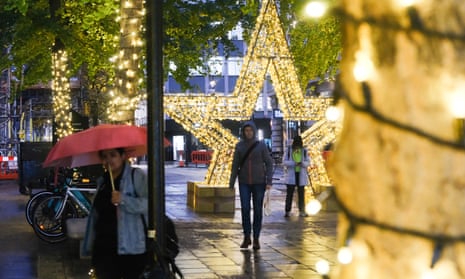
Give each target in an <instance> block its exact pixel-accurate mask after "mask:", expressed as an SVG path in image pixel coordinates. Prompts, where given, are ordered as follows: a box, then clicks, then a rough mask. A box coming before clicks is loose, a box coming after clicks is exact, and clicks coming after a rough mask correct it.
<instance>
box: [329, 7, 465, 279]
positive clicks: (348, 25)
mask: <svg viewBox="0 0 465 279" xmlns="http://www.w3.org/2000/svg"><path fill="white" fill-rule="evenodd" d="M437 4H438V3H437V2H434V1H419V0H418V1H413V0H412V1H401V0H398V1H397V0H392V1H369V0H360V1H353V0H343V1H342V2H341V7H340V8H338V9H337V10H336V12H337V13H338V14H339V16H340V19H341V21H342V25H343V35H344V39H343V46H344V48H343V49H344V52H343V54H342V62H341V76H340V86H339V88H338V89H337V93H338V95H339V96H340V99H339V102H340V104H341V105H343V107H344V122H343V130H342V133H341V135H340V138H339V140H338V142H337V145H336V148H335V153H334V157H333V158H332V161H331V167H330V170H331V172H332V174H333V176H332V177H333V178H334V180H335V182H336V187H335V192H336V197H337V199H338V201H339V203H340V207H341V213H342V214H341V221H340V223H339V228H338V231H339V239H340V240H341V245H343V246H345V247H344V249H341V251H344V253H341V255H345V257H342V261H343V262H344V264H341V265H340V266H338V268H337V269H336V270H334V272H332V275H333V274H334V277H335V278H341V279H342V278H344V279H345V278H347V279H349V278H354V279H355V278H357V279H363V278H377V279H383V278H385V279H391V278H420V279H427V278H428V279H430V278H431V279H432V278H448V279H458V278H464V276H465V275H464V274H465V262H464V257H463V255H464V251H465V250H464V240H465V238H464V233H465V226H464V225H463V221H462V220H463V219H464V217H465V216H464V214H465V203H464V202H463V197H464V196H465V187H464V186H465V180H464V178H463V177H464V176H463V164H464V159H465V157H464V141H463V139H464V137H463V136H464V130H463V119H464V116H465V113H464V112H465V97H464V96H465V90H464V88H463V83H464V81H463V79H464V77H463V73H462V70H463V68H464V66H463V63H462V59H461V58H462V55H463V54H464V48H463V44H464V36H463V30H464V19H465V8H464V5H463V3H462V2H461V1H442V2H441V3H440V5H437ZM454 113H456V114H454ZM457 123H459V124H460V125H456V124H457ZM347 252H349V253H347Z"/></svg>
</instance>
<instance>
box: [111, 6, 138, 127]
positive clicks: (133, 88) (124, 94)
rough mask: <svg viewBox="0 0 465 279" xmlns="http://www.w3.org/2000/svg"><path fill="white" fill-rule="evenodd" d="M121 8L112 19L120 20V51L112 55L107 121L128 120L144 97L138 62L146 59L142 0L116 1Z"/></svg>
mask: <svg viewBox="0 0 465 279" xmlns="http://www.w3.org/2000/svg"><path fill="white" fill-rule="evenodd" d="M117 2H119V3H120V5H119V6H120V8H119V9H118V10H117V11H116V14H117V15H118V17H117V18H116V19H115V20H116V21H117V22H119V23H120V35H119V37H118V38H119V42H120V47H119V52H118V54H117V55H115V56H114V57H112V60H111V61H113V62H114V63H115V80H114V84H113V85H114V88H113V89H111V90H109V94H110V96H111V97H112V98H111V99H110V103H109V106H108V108H107V114H108V118H109V119H110V121H113V122H121V121H123V122H128V121H130V120H132V118H133V117H132V116H131V115H132V113H133V112H134V110H135V109H136V108H137V106H138V105H139V103H140V101H141V100H143V99H144V98H146V96H145V94H143V93H140V92H141V88H140V87H141V86H140V85H141V84H142V83H143V76H142V74H141V73H142V71H141V61H143V60H144V59H145V57H144V56H143V55H141V53H144V52H143V47H144V40H143V39H142V35H141V34H143V32H144V24H143V20H144V17H145V14H146V11H145V8H144V4H145V1H135V0H121V1H119V0H117Z"/></svg>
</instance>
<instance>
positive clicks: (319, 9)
mask: <svg viewBox="0 0 465 279" xmlns="http://www.w3.org/2000/svg"><path fill="white" fill-rule="evenodd" d="M327 8H328V7H327V6H326V4H325V3H323V2H319V1H312V2H310V3H308V4H307V6H305V14H307V16H309V17H311V18H320V17H322V16H323V15H324V14H325V13H326V10H327Z"/></svg>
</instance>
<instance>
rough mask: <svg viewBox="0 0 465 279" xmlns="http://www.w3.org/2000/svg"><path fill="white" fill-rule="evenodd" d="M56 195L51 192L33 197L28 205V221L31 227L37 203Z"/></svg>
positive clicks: (43, 192)
mask: <svg viewBox="0 0 465 279" xmlns="http://www.w3.org/2000/svg"><path fill="white" fill-rule="evenodd" d="M53 195H54V193H53V192H50V191H40V192H37V193H35V194H34V195H32V197H31V198H30V199H29V201H28V202H27V204H26V211H25V214H26V220H27V222H28V224H29V225H32V213H33V209H34V207H35V206H36V205H37V203H38V202H39V201H41V200H43V199H45V198H48V197H51V196H53Z"/></svg>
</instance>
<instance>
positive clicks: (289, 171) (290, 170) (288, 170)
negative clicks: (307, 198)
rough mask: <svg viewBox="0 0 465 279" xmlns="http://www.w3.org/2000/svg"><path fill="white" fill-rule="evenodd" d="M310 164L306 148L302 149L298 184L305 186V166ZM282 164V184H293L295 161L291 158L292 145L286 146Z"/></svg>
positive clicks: (306, 180)
mask: <svg viewBox="0 0 465 279" xmlns="http://www.w3.org/2000/svg"><path fill="white" fill-rule="evenodd" d="M309 165H310V157H309V156H308V151H307V149H305V148H304V149H303V156H302V164H301V165H300V174H299V185H298V186H306V185H307V184H308V183H309V181H308V171H307V168H308V166H309ZM283 166H284V168H285V172H284V184H286V185H295V172H294V168H295V166H296V162H295V161H294V160H293V159H292V147H288V148H287V150H286V152H285V153H284V157H283Z"/></svg>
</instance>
